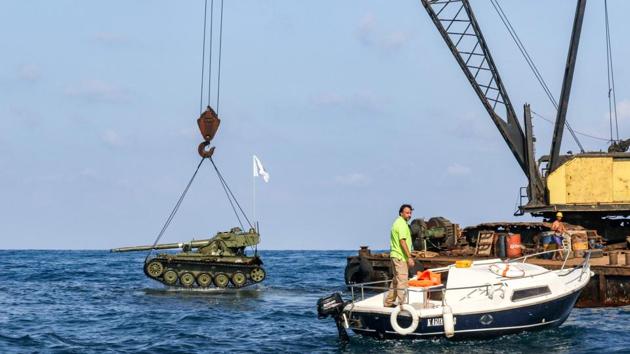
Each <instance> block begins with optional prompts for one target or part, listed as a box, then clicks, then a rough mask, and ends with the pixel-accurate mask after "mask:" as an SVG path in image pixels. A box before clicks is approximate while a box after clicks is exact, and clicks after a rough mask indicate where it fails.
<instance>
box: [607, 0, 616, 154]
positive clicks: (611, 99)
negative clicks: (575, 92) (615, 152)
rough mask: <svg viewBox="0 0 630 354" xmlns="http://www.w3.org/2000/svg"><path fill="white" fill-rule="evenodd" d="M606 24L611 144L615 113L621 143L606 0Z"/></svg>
mask: <svg viewBox="0 0 630 354" xmlns="http://www.w3.org/2000/svg"><path fill="white" fill-rule="evenodd" d="M604 13H605V17H604V18H605V23H606V68H607V74H608V115H609V119H610V142H611V143H612V142H613V141H614V139H613V112H614V117H615V119H614V120H615V133H616V138H617V141H619V121H618V119H617V90H615V72H614V68H613V57H612V45H611V42H610V21H609V19H608V0H604Z"/></svg>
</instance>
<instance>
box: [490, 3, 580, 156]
mask: <svg viewBox="0 0 630 354" xmlns="http://www.w3.org/2000/svg"><path fill="white" fill-rule="evenodd" d="M490 2H491V3H492V6H493V7H494V9H495V11H496V12H497V14H498V15H499V18H500V19H501V22H503V25H504V26H505V28H506V29H507V30H508V33H509V34H510V37H512V40H513V41H514V43H515V44H516V46H517V47H518V49H519V51H520V52H521V54H522V55H523V57H524V58H525V61H526V62H527V65H528V66H529V68H530V69H531V70H532V72H533V73H534V76H535V77H536V79H537V80H538V83H539V84H540V86H541V87H542V89H543V91H545V93H546V94H547V97H548V98H549V101H551V103H552V104H553V106H554V107H555V109H556V111H557V110H558V103H557V101H556V99H555V97H553V94H552V93H551V90H550V89H549V86H548V85H547V83H546V82H545V79H544V78H543V76H542V74H541V73H540V71H539V70H538V67H537V66H536V63H535V62H534V60H533V59H532V58H531V56H530V55H529V52H528V51H527V49H526V48H525V45H524V44H523V42H522V41H521V39H520V37H519V35H518V33H516V29H514V26H512V22H510V19H509V18H508V17H507V14H506V13H505V11H503V8H502V7H501V5H500V4H499V2H498V0H490ZM564 125H565V126H566V127H567V130H569V133H571V136H572V137H573V140H575V143H576V144H577V145H578V147H579V148H580V151H581V152H584V147H583V146H582V143H581V142H580V140H579V139H578V138H577V135H576V134H575V131H574V130H573V128H572V127H571V125H570V124H569V121H568V120H565V122H564ZM582 135H583V134H582Z"/></svg>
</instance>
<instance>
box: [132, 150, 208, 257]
mask: <svg viewBox="0 0 630 354" xmlns="http://www.w3.org/2000/svg"><path fill="white" fill-rule="evenodd" d="M205 159H206V158H205V157H203V158H201V161H199V164H198V165H197V168H196V169H195V172H194V173H193V175H192V177H191V178H190V180H189V181H188V184H187V185H186V188H184V191H183V192H182V194H181V195H180V196H179V199H178V200H177V203H175V207H174V208H173V210H171V214H170V215H169V216H168V218H167V219H166V222H165V223H164V225H163V226H162V229H161V230H160V233H159V234H158V236H157V238H156V239H155V242H153V245H152V246H151V250H149V253H148V254H147V256H146V258H145V259H144V262H145V263H146V262H147V260H148V259H149V256H150V255H151V253H152V252H153V250H154V249H155V246H156V245H157V243H158V242H159V241H160V239H161V238H162V236H164V232H166V229H167V228H168V227H169V225H170V224H171V221H173V218H174V217H175V214H177V211H178V210H179V207H180V206H181V205H182V201H184V198H185V197H186V194H187V193H188V189H190V186H191V185H192V183H193V181H194V180H195V177H196V176H197V172H199V168H200V167H201V164H203V161H204V160H205Z"/></svg>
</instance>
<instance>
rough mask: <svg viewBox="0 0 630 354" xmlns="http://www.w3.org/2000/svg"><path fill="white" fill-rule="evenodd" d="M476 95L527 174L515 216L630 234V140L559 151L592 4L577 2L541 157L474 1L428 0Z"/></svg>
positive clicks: (615, 236)
mask: <svg viewBox="0 0 630 354" xmlns="http://www.w3.org/2000/svg"><path fill="white" fill-rule="evenodd" d="M421 1H422V5H424V7H425V9H426V10H427V12H428V14H429V16H430V17H431V20H433V23H434V24H435V26H436V27H437V29H438V31H439V33H440V34H441V36H442V38H443V39H444V41H445V42H446V45H447V46H448V48H449V49H450V50H451V53H452V54H453V56H454V57H455V60H456V61H457V63H458V64H459V66H460V67H461V69H462V70H463V72H464V74H465V75H466V78H467V79H468V81H469V82H470V84H471V85H472V88H473V90H474V91H475V93H476V94H477V96H478V97H479V99H480V100H481V103H482V104H483V106H484V108H485V109H486V111H487V112H488V114H489V115H490V118H491V119H492V121H493V123H494V124H495V125H496V127H497V129H498V130H499V132H500V133H501V136H502V137H503V139H504V140H505V142H506V143H507V145H508V147H509V148H510V150H511V151H512V154H513V155H514V158H515V159H516V161H517V162H518V164H519V166H520V167H521V169H522V170H523V172H524V173H525V176H527V179H528V185H527V186H525V187H522V188H521V193H520V195H521V203H520V206H519V208H518V210H517V211H516V212H515V215H523V214H524V213H530V214H531V215H532V216H537V217H543V218H544V219H546V220H550V219H552V218H553V217H554V216H555V213H556V212H558V211H561V212H562V213H563V214H564V219H565V221H567V222H569V223H571V224H576V225H581V226H583V227H585V228H588V229H595V230H597V231H598V233H599V234H600V235H602V236H603V237H604V238H605V239H606V240H608V241H619V240H623V239H625V237H626V236H627V235H629V234H630V219H628V216H629V215H630V153H627V152H626V150H627V148H628V146H627V145H628V144H627V143H626V142H625V141H623V140H622V141H613V142H612V144H611V146H610V148H609V149H608V152H584V151H583V149H582V147H581V144H579V142H578V144H579V145H580V149H581V150H582V151H581V152H580V153H577V154H571V153H567V154H564V155H562V154H560V147H561V144H562V136H563V133H564V128H565V125H566V116H567V109H568V105H569V98H570V94H571V86H572V82H573V73H574V69H575V63H576V60H577V53H578V47H579V43H580V33H581V30H582V23H583V19H584V12H585V7H586V0H578V1H577V8H576V12H575V18H574V22H573V30H572V34H571V41H570V45H569V52H568V55H567V61H566V67H565V71H564V80H563V84H562V90H561V93H560V102H559V104H558V111H557V116H556V121H555V127H554V132H553V140H552V143H551V149H550V153H549V154H548V155H545V156H542V157H541V158H540V159H538V161H536V158H535V147H534V141H535V138H534V134H533V126H532V113H531V109H530V106H529V104H525V105H524V107H523V121H524V125H523V126H524V129H523V127H522V126H521V124H520V122H519V120H518V118H517V117H518V116H517V114H516V111H515V110H514V107H513V106H512V102H511V100H510V98H509V96H508V94H507V90H506V88H505V86H504V83H503V81H502V80H501V77H500V75H499V71H498V69H497V67H496V65H495V63H494V60H493V59H492V55H491V54H490V50H489V49H488V45H487V43H486V41H485V39H484V37H483V34H482V32H481V28H480V27H479V24H478V23H477V20H476V19H475V15H474V13H473V10H472V8H471V6H470V3H469V1H468V0H421Z"/></svg>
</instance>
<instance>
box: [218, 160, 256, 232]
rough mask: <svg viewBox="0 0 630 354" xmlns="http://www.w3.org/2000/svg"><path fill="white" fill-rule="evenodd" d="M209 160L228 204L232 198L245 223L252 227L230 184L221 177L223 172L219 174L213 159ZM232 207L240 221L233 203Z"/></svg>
mask: <svg viewBox="0 0 630 354" xmlns="http://www.w3.org/2000/svg"><path fill="white" fill-rule="evenodd" d="M210 162H211V163H212V166H213V167H214V170H215V172H216V173H217V176H218V177H219V180H220V181H221V185H222V186H223V189H224V190H225V192H226V194H228V199H229V200H230V204H232V201H231V200H232V199H234V203H236V205H237V206H238V209H239V210H240V211H241V214H243V217H244V218H245V220H246V221H247V224H248V225H249V227H250V228H254V227H253V226H252V223H251V222H250V221H249V218H248V217H247V214H245V211H243V208H242V207H241V204H240V203H239V202H238V199H236V197H235V196H234V193H233V192H232V189H230V186H229V185H228V184H227V182H226V181H225V178H223V174H221V171H219V168H218V167H217V165H216V164H215V163H214V159H212V157H210ZM230 196H231V199H230ZM232 209H234V213H235V214H236V218H237V219H238V220H239V223H241V219H240V218H239V217H238V213H237V212H236V208H234V204H232ZM241 227H243V224H242V223H241Z"/></svg>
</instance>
